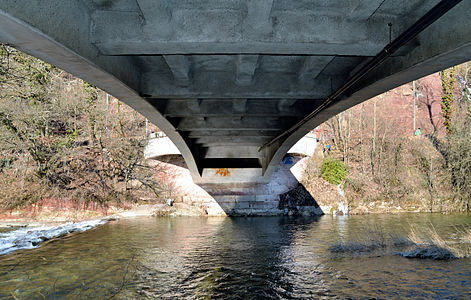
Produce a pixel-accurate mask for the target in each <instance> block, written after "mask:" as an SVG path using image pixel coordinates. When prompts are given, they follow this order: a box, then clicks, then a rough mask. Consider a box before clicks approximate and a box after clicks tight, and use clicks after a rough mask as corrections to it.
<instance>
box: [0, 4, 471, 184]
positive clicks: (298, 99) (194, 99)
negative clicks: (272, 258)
mask: <svg viewBox="0 0 471 300" xmlns="http://www.w3.org/2000/svg"><path fill="white" fill-rule="evenodd" d="M438 2H439V1H437V0H409V1H399V2H398V1H392V0H386V1H384V0H366V1H360V0H348V1H344V0H342V1H340V0H335V1H324V0H309V1H308V0H297V1H291V0H289V1H288V0H276V1H274V0H258V1H249V0H238V1H232V0H204V1H196V0H189V1H164V0H114V1H110V0H68V1H62V0H22V1H18V0H2V1H0V41H2V42H4V43H8V44H10V45H13V46H15V47H17V48H19V49H21V50H23V51H25V52H27V53H30V54H32V55H34V56H36V57H39V58H41V59H43V60H46V61H48V62H50V63H52V64H54V65H56V66H58V67H60V68H62V69H64V70H66V71H68V72H70V73H73V74H75V75H77V76H79V77H81V78H83V79H85V80H87V81H88V82H90V83H92V84H94V85H96V86H98V87H100V88H102V89H104V90H106V91H107V92H109V93H110V94H112V95H114V96H115V97H117V98H118V99H120V100H122V101H124V102H126V103H127V104H129V105H130V106H132V107H133V108H135V109H136V110H137V111H139V112H140V113H142V114H143V115H145V116H146V117H147V118H148V119H149V120H150V121H151V122H153V123H154V124H156V125H157V126H158V127H159V128H161V129H162V130H163V131H164V132H165V133H166V134H167V136H168V137H169V138H170V139H171V140H172V141H173V143H174V144H175V146H176V147H177V148H178V150H179V151H180V153H181V154H182V156H183V158H184V160H185V164H186V166H187V167H188V168H189V170H190V173H191V175H192V177H193V178H194V180H195V181H196V182H200V183H208V184H209V183H211V180H212V179H213V178H214V177H213V173H214V172H212V171H211V169H216V170H217V169H220V168H244V169H245V168H246V169H250V170H251V171H250V172H251V174H252V175H253V176H252V175H251V176H252V177H250V178H251V179H255V177H262V179H257V180H256V181H257V182H268V181H269V180H270V176H271V174H273V172H274V171H275V170H276V168H277V167H278V165H279V163H280V161H281V160H282V158H283V157H284V155H285V154H286V152H287V151H288V150H289V149H290V148H291V147H292V146H293V145H294V144H295V143H296V142H297V141H298V140H299V139H301V138H302V137H303V136H304V135H305V134H306V133H307V132H309V130H311V129H312V128H314V127H315V126H317V125H318V124H320V123H322V122H324V121H325V120H326V119H328V118H329V117H331V116H333V115H335V114H337V113H339V112H341V111H343V110H345V109H347V108H349V107H351V106H353V105H356V104H358V103H360V102H362V101H365V100H367V99H369V98H371V97H373V96H375V95H378V94H380V93H382V92H384V91H386V90H389V89H391V88H394V87H396V86H399V85H401V84H403V83H406V82H409V81H411V80H414V79H417V78H420V77H422V76H424V75H427V74H430V73H433V72H436V71H438V70H441V69H444V68H446V67H449V66H451V65H454V64H458V63H462V62H464V61H467V60H469V59H470V58H471V18H469V12H470V11H471V1H470V0H463V1H462V2H461V3H460V4H458V5H457V6H456V7H455V8H453V9H452V10H451V11H449V12H448V13H446V14H445V15H444V16H443V17H441V18H440V19H439V20H438V21H436V22H435V23H434V24H432V25H431V26H430V27H428V28H427V29H425V30H424V31H423V32H422V33H420V34H419V35H418V36H417V37H416V38H414V39H413V40H412V41H410V42H409V43H408V44H406V45H405V46H404V47H402V48H401V49H400V50H399V52H397V53H395V54H394V57H391V58H389V59H388V60H387V61H385V62H383V63H382V64H381V65H380V66H379V67H377V68H375V69H374V70H373V71H372V72H371V73H369V74H368V75H367V76H366V77H364V78H363V79H362V80H360V81H359V82H357V83H356V84H355V85H354V86H352V87H351V88H349V89H348V90H346V91H345V92H344V93H343V94H342V95H341V97H340V99H341V100H340V101H338V102H335V103H334V104H333V105H331V106H329V107H326V109H324V110H323V111H321V112H320V113H318V114H317V115H316V116H315V118H313V119H311V120H309V121H308V122H306V123H304V124H303V125H302V126H300V127H298V128H297V129H296V130H295V131H292V132H291V131H290V134H287V135H286V136H284V137H283V138H282V139H279V140H277V141H276V142H274V143H271V144H270V145H269V146H267V145H266V143H267V142H270V141H273V139H274V138H275V137H276V136H278V135H279V134H281V133H283V132H285V131H286V130H287V129H288V128H290V127H292V126H293V125H294V124H296V123H297V122H299V121H300V120H302V119H303V118H304V117H305V116H307V115H308V114H309V113H310V112H311V111H313V110H314V109H316V107H318V106H319V105H320V103H322V101H323V100H324V99H326V97H328V96H329V95H330V94H331V93H332V92H333V91H335V90H336V89H337V88H338V87H340V86H341V85H342V83H343V82H344V81H345V80H347V79H348V78H349V77H350V76H351V74H353V73H354V72H355V71H356V70H358V69H359V68H361V66H363V65H364V64H365V63H366V62H367V61H368V60H369V59H370V58H371V57H372V56H374V55H375V54H376V53H378V52H379V51H380V50H381V49H383V47H384V46H386V45H387V44H388V43H389V41H390V39H394V38H395V37H397V36H399V34H400V33H401V32H403V31H404V30H405V29H406V28H408V27H409V26H410V25H411V24H413V23H414V22H415V21H416V20H417V19H419V18H420V17H421V16H423V15H424V14H425V13H426V12H427V11H428V10H429V9H430V8H432V7H433V6H434V5H435V4H437V3H438ZM389 23H391V24H392V27H391V35H390V32H389V30H390V28H389V26H388V24H389ZM257 170H258V171H257ZM206 175H207V176H209V178H206Z"/></svg>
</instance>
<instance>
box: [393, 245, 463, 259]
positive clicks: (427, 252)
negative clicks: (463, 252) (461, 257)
mask: <svg viewBox="0 0 471 300" xmlns="http://www.w3.org/2000/svg"><path fill="white" fill-rule="evenodd" d="M399 254H400V255H402V256H404V257H406V258H420V259H427V258H428V259H436V260H449V259H457V258H458V257H457V256H456V255H455V254H453V252H451V251H450V250H448V249H446V248H443V247H439V246H436V245H423V246H417V247H416V248H414V249H412V250H409V251H405V252H400V253H399Z"/></svg>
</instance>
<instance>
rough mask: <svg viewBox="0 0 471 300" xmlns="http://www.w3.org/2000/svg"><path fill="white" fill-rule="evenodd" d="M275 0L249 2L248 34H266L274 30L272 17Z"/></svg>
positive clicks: (246, 24)
mask: <svg viewBox="0 0 471 300" xmlns="http://www.w3.org/2000/svg"><path fill="white" fill-rule="evenodd" d="M272 7H273V0H255V1H248V2H247V19H246V23H245V27H246V33H247V35H250V34H253V33H254V32H255V33H256V34H262V35H266V34H268V33H270V32H271V31H272V22H271V18H270V14H271V10H272Z"/></svg>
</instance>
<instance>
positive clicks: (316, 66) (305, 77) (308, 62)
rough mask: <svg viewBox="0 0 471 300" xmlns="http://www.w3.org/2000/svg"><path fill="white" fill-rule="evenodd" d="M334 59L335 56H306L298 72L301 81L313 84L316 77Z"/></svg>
mask: <svg viewBox="0 0 471 300" xmlns="http://www.w3.org/2000/svg"><path fill="white" fill-rule="evenodd" d="M333 59H334V56H306V57H305V58H304V61H303V64H302V66H301V68H300V69H299V71H298V79H299V81H301V82H310V83H313V82H314V80H315V79H316V77H317V76H318V75H319V74H320V73H321V72H322V70H324V68H325V67H326V66H327V64H329V63H330V62H331V61H332V60H333Z"/></svg>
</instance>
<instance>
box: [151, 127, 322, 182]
mask: <svg viewBox="0 0 471 300" xmlns="http://www.w3.org/2000/svg"><path fill="white" fill-rule="evenodd" d="M316 146H317V142H316V138H315V136H314V134H312V133H308V134H306V135H305V136H304V137H302V138H301V139H300V140H299V141H298V142H297V143H296V144H294V145H293V147H291V149H289V150H288V154H299V155H305V156H312V155H313V154H314V150H315V149H316ZM248 151H250V150H248ZM248 151H247V150H246V152H248ZM237 154H238V155H241V156H243V154H244V152H240V151H239V152H238V153H237ZM167 155H181V153H180V151H179V150H178V148H177V146H175V144H174V143H173V142H172V141H171V140H170V139H169V138H168V137H167V136H158V137H154V138H151V139H149V142H148V143H147V145H146V147H145V149H144V157H145V158H152V159H158V157H162V156H167ZM205 171H206V170H203V173H204V172H205ZM255 174H257V176H262V174H261V170H259V169H256V170H255ZM208 175H209V174H208Z"/></svg>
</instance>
